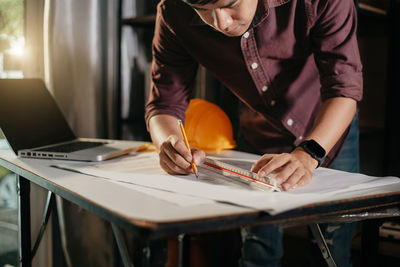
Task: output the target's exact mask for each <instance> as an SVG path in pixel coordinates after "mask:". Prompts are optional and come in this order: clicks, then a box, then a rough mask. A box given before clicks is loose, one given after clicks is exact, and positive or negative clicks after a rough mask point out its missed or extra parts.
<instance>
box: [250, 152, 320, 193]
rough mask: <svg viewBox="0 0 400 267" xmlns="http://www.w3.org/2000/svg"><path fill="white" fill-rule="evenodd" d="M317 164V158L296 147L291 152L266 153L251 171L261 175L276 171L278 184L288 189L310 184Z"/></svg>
mask: <svg viewBox="0 0 400 267" xmlns="http://www.w3.org/2000/svg"><path fill="white" fill-rule="evenodd" d="M317 165H318V162H317V160H315V159H314V158H312V157H311V156H310V155H309V154H308V153H307V152H305V151H304V150H303V149H302V148H296V149H295V150H293V151H292V152H291V153H282V154H264V155H263V156H262V157H261V158H260V159H259V160H258V161H257V162H256V163H254V165H253V166H252V168H251V171H252V172H256V173H257V174H258V176H260V177H265V176H267V175H269V174H270V173H272V172H273V173H275V174H276V175H275V180H276V182H277V185H281V187H282V189H283V190H285V191H287V190H290V189H295V188H299V187H302V186H304V185H306V184H309V183H310V182H311V179H312V172H313V171H314V169H315V168H316V167H317Z"/></svg>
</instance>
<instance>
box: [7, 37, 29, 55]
mask: <svg viewBox="0 0 400 267" xmlns="http://www.w3.org/2000/svg"><path fill="white" fill-rule="evenodd" d="M10 46H11V48H10V49H8V50H6V52H7V53H8V54H11V55H15V56H23V55H24V46H25V38H24V37H19V38H17V39H11V40H10Z"/></svg>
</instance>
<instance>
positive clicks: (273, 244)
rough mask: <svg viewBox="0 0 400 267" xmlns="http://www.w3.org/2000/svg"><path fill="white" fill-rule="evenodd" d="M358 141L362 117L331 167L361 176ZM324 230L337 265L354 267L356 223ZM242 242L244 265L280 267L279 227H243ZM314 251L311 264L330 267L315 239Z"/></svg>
mask: <svg viewBox="0 0 400 267" xmlns="http://www.w3.org/2000/svg"><path fill="white" fill-rule="evenodd" d="M358 142H359V139H358V115H357V114H356V116H355V117H354V119H353V121H352V124H351V128H350V132H349V136H348V138H347V140H346V142H345V144H344V146H343V149H342V151H341V152H340V154H339V155H338V157H337V158H336V159H335V161H334V162H333V164H332V165H331V168H333V169H337V170H343V171H348V172H356V173H358V172H359V170H360V167H359V166H360V159H359V145H358ZM320 227H321V231H322V233H323V235H324V237H325V241H326V242H327V244H328V247H329V250H330V252H331V254H332V257H333V259H334V260H335V262H336V265H337V266H338V267H347V266H352V263H351V241H352V237H353V234H354V230H355V228H356V223H326V224H320ZM309 235H310V232H309ZM242 239H243V246H242V258H241V260H240V266H243V267H261V266H263V267H267V266H268V267H269V266H280V260H281V258H282V256H283V245H282V229H280V227H279V226H277V225H262V226H256V227H247V228H243V229H242ZM310 249H311V251H310V255H311V257H310V258H311V259H310V261H311V262H310V265H311V266H326V263H325V260H324V259H323V257H322V253H321V252H320V250H319V248H318V246H317V245H316V244H315V241H313V240H311V245H310Z"/></svg>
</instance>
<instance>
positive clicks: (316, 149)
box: [298, 139, 326, 168]
mask: <svg viewBox="0 0 400 267" xmlns="http://www.w3.org/2000/svg"><path fill="white" fill-rule="evenodd" d="M298 147H301V148H302V149H303V150H304V151H305V152H307V153H308V154H309V155H310V156H311V157H313V158H314V159H316V160H317V161H318V166H317V168H318V167H319V166H321V164H322V162H324V160H325V156H326V155H325V154H326V152H325V149H324V148H323V147H322V146H321V145H320V144H318V142H317V141H315V140H313V139H310V140H305V141H303V142H301V143H300V144H299V145H298Z"/></svg>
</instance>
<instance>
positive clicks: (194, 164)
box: [178, 120, 199, 178]
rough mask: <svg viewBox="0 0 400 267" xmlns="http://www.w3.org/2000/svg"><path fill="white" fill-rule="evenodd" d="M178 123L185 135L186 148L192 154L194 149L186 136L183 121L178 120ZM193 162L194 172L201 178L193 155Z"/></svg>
mask: <svg viewBox="0 0 400 267" xmlns="http://www.w3.org/2000/svg"><path fill="white" fill-rule="evenodd" d="M178 124H179V128H180V129H181V133H182V136H183V141H185V145H186V148H187V149H188V150H189V153H190V154H192V150H191V149H190V145H189V141H188V139H187V136H186V132H185V128H183V123H182V121H181V120H178ZM191 164H192V169H193V172H194V174H195V175H196V177H197V178H199V173H198V171H197V166H196V163H194V158H193V156H192V162H191Z"/></svg>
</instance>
